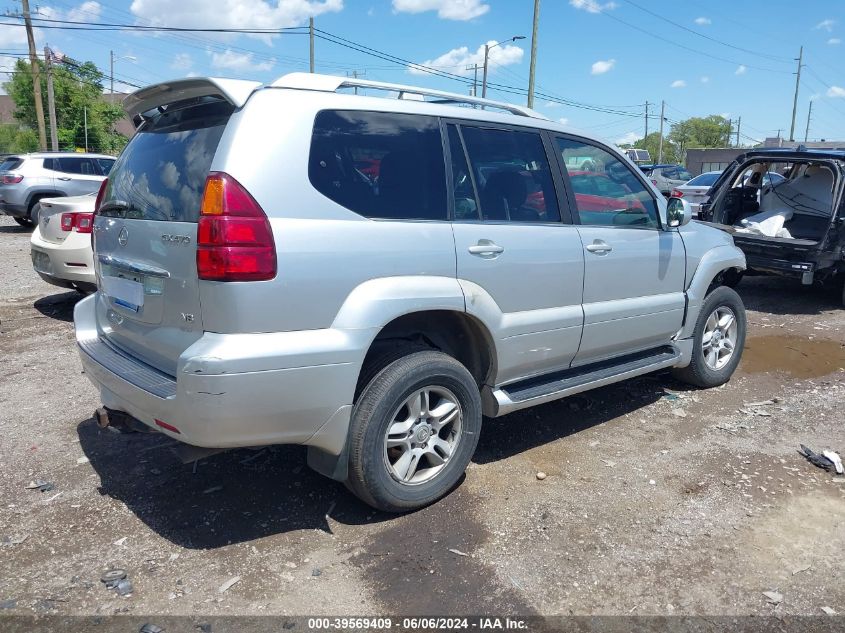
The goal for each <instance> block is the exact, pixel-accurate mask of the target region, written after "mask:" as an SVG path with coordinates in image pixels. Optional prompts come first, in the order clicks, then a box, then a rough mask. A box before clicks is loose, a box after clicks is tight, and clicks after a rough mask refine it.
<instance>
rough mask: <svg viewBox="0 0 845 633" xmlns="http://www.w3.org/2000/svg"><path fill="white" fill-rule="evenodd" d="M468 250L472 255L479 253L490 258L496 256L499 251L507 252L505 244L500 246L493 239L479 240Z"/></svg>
mask: <svg viewBox="0 0 845 633" xmlns="http://www.w3.org/2000/svg"><path fill="white" fill-rule="evenodd" d="M467 250H468V251H469V252H470V253H471V254H472V255H478V256H480V257H485V258H488V259H493V258H494V257H496V256H498V255H499V253H504V252H505V249H504V247H503V246H499V245H498V244H496V243H495V242H493V241H492V240H478V244H475V245H473V246H470V247H469V248H468V249H467Z"/></svg>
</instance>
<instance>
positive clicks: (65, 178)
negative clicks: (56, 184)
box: [56, 176, 70, 180]
mask: <svg viewBox="0 0 845 633" xmlns="http://www.w3.org/2000/svg"><path fill="white" fill-rule="evenodd" d="M56 178H57V180H70V178H68V177H67V176H57V177H56Z"/></svg>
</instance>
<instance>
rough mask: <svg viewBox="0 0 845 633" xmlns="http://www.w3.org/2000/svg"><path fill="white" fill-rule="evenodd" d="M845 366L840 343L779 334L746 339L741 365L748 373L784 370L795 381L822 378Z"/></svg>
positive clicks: (740, 367)
mask: <svg viewBox="0 0 845 633" xmlns="http://www.w3.org/2000/svg"><path fill="white" fill-rule="evenodd" d="M843 367H845V346H843V345H842V343H839V342H838V341H831V340H827V339H813V340H810V339H807V338H801V337H797V336H776V335H775V336H755V337H753V338H749V339H746V341H745V349H744V350H743V352H742V362H741V363H740V365H739V369H740V371H742V372H743V373H746V374H763V373H766V372H770V371H783V372H786V373H788V374H789V375H790V376H792V377H793V378H818V377H819V376H826V375H827V374H831V373H833V372H835V371H839V370H840V369H841V368H843Z"/></svg>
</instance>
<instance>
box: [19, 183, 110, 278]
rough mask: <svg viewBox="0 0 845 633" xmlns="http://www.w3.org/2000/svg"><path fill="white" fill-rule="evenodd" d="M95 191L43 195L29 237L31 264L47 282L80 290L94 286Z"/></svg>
mask: <svg viewBox="0 0 845 633" xmlns="http://www.w3.org/2000/svg"><path fill="white" fill-rule="evenodd" d="M95 200H96V194H93V193H89V194H88V195H85V196H70V197H67V198H44V199H43V200H41V210H40V213H39V214H38V226H36V227H35V230H34V231H33V232H32V236H31V237H30V248H31V254H32V267H33V268H34V269H35V272H37V273H38V275H39V276H40V277H41V278H42V279H43V280H44V281H46V282H47V283H49V284H53V285H54V286H61V287H62V288H74V289H76V290H79V291H80V292H83V293H86V294H87V293H91V292H94V291H95V290H96V289H97V280H96V277H95V275H94V256H93V252H92V250H91V231H92V229H93V226H94V202H95Z"/></svg>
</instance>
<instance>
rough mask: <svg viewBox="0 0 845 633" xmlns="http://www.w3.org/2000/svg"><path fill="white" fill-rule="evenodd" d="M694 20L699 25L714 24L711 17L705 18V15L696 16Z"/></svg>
mask: <svg viewBox="0 0 845 633" xmlns="http://www.w3.org/2000/svg"><path fill="white" fill-rule="evenodd" d="M693 22H695V23H696V24H697V25H698V26H708V25H709V24H713V21H712V20H711V19H710V18H705V17H704V16H702V17H700V18H695V20H693Z"/></svg>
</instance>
